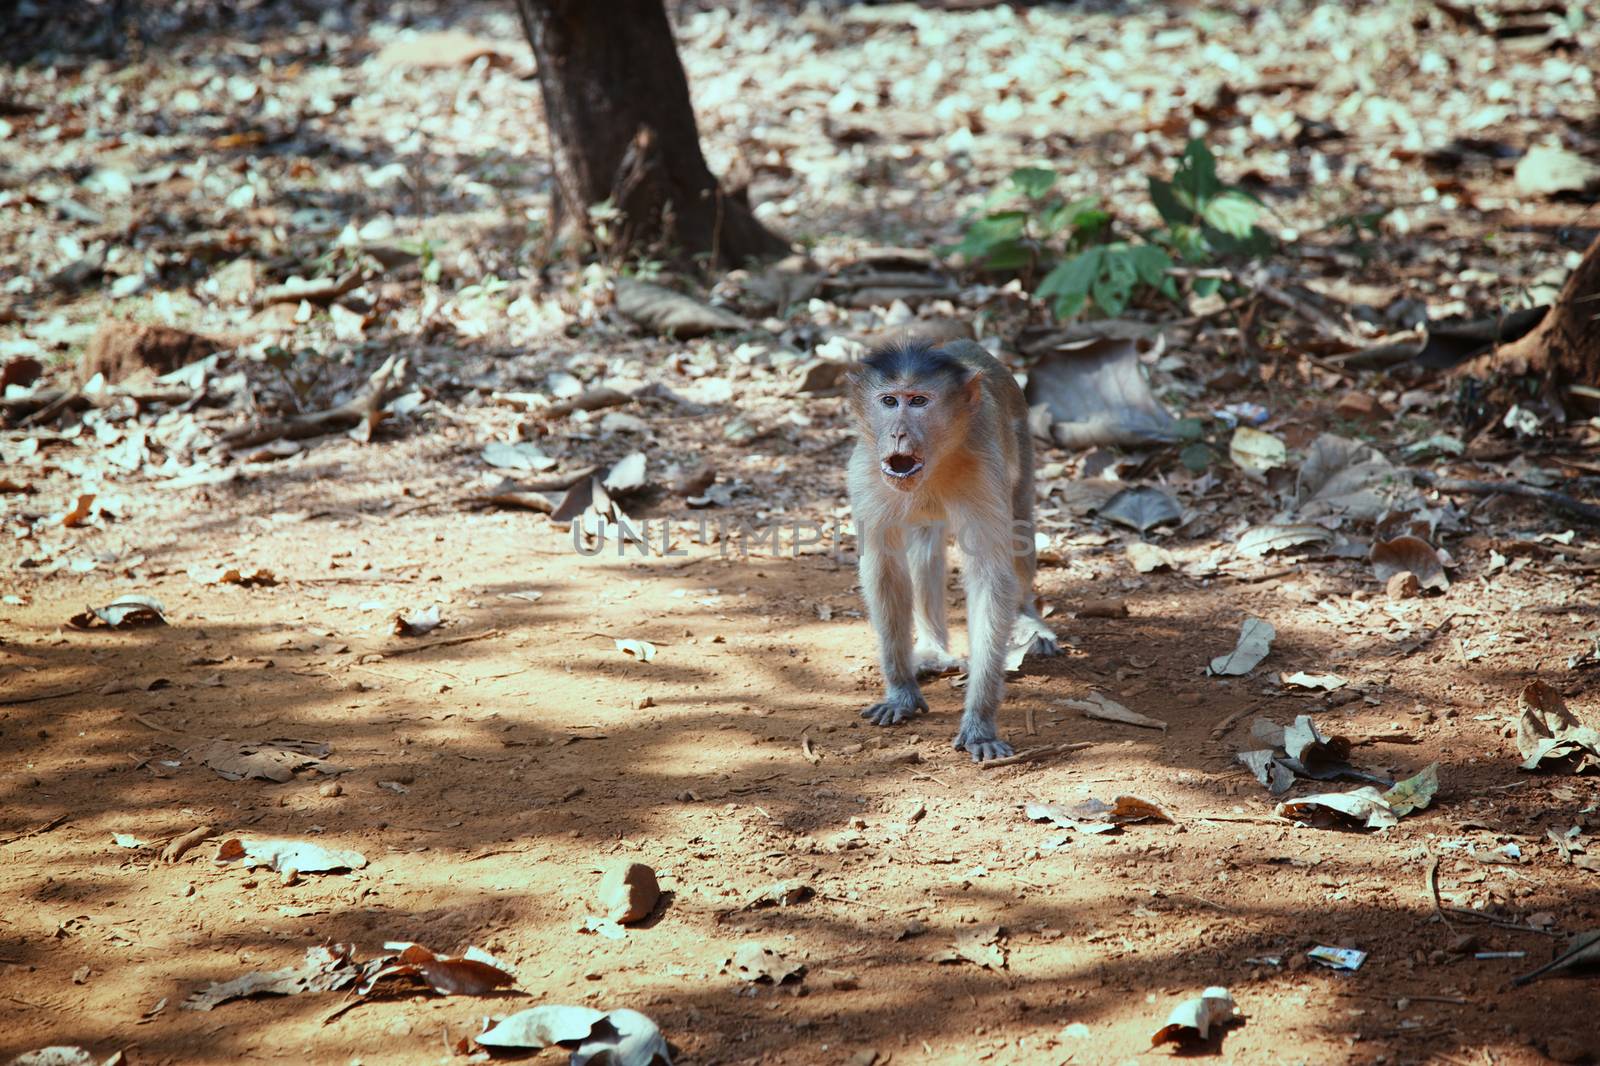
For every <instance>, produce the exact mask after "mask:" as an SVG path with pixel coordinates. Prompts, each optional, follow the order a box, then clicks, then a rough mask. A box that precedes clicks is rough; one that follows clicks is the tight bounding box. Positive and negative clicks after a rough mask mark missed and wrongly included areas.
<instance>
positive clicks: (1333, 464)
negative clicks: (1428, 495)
mask: <svg viewBox="0 0 1600 1066" xmlns="http://www.w3.org/2000/svg"><path fill="white" fill-rule="evenodd" d="M1414 495H1415V492H1414V491H1413V490H1411V489H1410V488H1409V485H1408V483H1407V482H1405V481H1404V480H1403V479H1402V478H1401V477H1400V474H1399V472H1398V471H1397V470H1396V469H1395V467H1394V464H1393V463H1391V462H1389V460H1388V459H1386V458H1385V457H1384V455H1383V453H1382V452H1380V451H1379V450H1378V449H1377V448H1374V447H1373V446H1372V445H1370V444H1365V443H1363V442H1361V441H1357V440H1351V439H1349V438H1348V437H1340V436H1337V435H1335V434H1333V433H1324V434H1323V435H1322V436H1320V437H1318V438H1317V439H1316V440H1314V441H1312V442H1311V449H1310V451H1309V452H1308V453H1307V454H1306V461H1305V462H1304V463H1302V464H1300V473H1299V475H1298V477H1297V478H1296V479H1295V502H1296V510H1297V511H1298V513H1299V515H1300V517H1301V518H1318V517H1322V516H1324V515H1344V516H1346V517H1348V518H1352V519H1355V520H1357V521H1360V522H1372V521H1376V520H1377V519H1378V517H1379V516H1380V515H1382V514H1383V513H1384V512H1385V511H1387V510H1389V509H1390V507H1391V506H1393V505H1394V503H1395V501H1397V500H1401V499H1409V498H1410V497H1411V496H1414Z"/></svg>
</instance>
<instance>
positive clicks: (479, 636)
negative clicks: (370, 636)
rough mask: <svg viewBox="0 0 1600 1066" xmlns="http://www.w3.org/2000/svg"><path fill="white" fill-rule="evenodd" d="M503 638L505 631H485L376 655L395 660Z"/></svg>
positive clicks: (403, 647) (408, 646)
mask: <svg viewBox="0 0 1600 1066" xmlns="http://www.w3.org/2000/svg"><path fill="white" fill-rule="evenodd" d="M503 636H505V630H503V629H486V630H484V631H483V632H482V633H473V634H471V635H470V636H465V637H447V638H445V639H444V640H430V641H428V643H426V644H406V645H402V646H400V647H397V648H384V649H383V650H382V651H380V652H378V653H377V654H379V655H382V656H383V657H384V658H385V659H397V658H399V657H400V656H402V655H415V654H416V653H417V652H419V651H427V650H428V649H430V648H448V647H450V646H451V645H452V644H470V643H471V642H472V641H474V640H488V639H489V638H490V637H503Z"/></svg>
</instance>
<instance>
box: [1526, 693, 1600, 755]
mask: <svg viewBox="0 0 1600 1066" xmlns="http://www.w3.org/2000/svg"><path fill="white" fill-rule="evenodd" d="M1517 710H1518V714H1517V718H1516V720H1515V725H1516V730H1517V750H1518V751H1520V752H1521V753H1522V760H1523V761H1522V769H1524V770H1551V769H1557V770H1565V771H1567V772H1568V773H1574V774H1581V773H1583V772H1584V771H1586V770H1591V769H1595V768H1596V767H1600V730H1597V729H1595V728H1594V727H1593V726H1586V725H1584V724H1583V723H1582V721H1580V720H1579V718H1578V716H1577V715H1575V714H1573V713H1572V712H1571V711H1570V710H1568V709H1567V701H1566V700H1565V699H1564V698H1563V697H1562V695H1561V693H1560V692H1558V691H1556V689H1555V687H1554V686H1552V685H1550V684H1549V683H1547V682H1544V681H1537V680H1536V681H1532V682H1530V683H1529V684H1528V685H1527V686H1526V687H1525V688H1523V690H1522V694H1521V695H1520V696H1518V697H1517Z"/></svg>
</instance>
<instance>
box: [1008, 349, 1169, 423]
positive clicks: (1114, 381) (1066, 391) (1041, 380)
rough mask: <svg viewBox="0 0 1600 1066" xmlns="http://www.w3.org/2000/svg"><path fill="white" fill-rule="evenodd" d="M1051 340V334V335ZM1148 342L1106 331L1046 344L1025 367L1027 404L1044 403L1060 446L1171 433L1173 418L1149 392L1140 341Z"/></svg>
mask: <svg viewBox="0 0 1600 1066" xmlns="http://www.w3.org/2000/svg"><path fill="white" fill-rule="evenodd" d="M1052 341H1054V338H1052ZM1152 343H1153V344H1154V345H1155V346H1156V347H1158V348H1159V347H1160V346H1161V343H1162V342H1161V341H1160V340H1159V338H1158V339H1157V340H1156V341H1154V342H1149V341H1137V340H1132V339H1127V338H1118V337H1111V336H1090V337H1087V338H1072V339H1068V338H1062V339H1060V340H1059V342H1054V343H1049V344H1048V345H1047V346H1046V351H1044V352H1043V353H1041V355H1040V358H1039V360H1038V361H1037V362H1036V363H1034V365H1033V368H1032V369H1031V370H1030V371H1029V372H1028V385H1027V389H1026V390H1025V391H1026V395H1027V400H1028V406H1029V407H1037V406H1039V405H1040V404H1043V405H1045V406H1046V407H1047V408H1048V410H1049V418H1050V422H1051V426H1050V436H1051V439H1053V440H1054V441H1055V443H1056V444H1057V445H1059V446H1060V447H1063V448H1087V447H1090V446H1093V445H1099V444H1104V445H1134V446H1137V445H1147V444H1149V443H1150V442H1152V441H1167V440H1173V439H1175V438H1176V436H1177V433H1176V431H1175V430H1174V428H1173V427H1174V425H1175V424H1176V420H1175V419H1174V418H1173V417H1172V414H1171V412H1169V411H1168V410H1167V409H1166V408H1165V407H1163V406H1162V405H1161V401H1159V400H1157V399H1156V397H1155V394H1154V393H1153V392H1151V391H1150V383H1149V382H1148V381H1147V380H1146V378H1145V373H1144V368H1143V367H1142V366H1141V365H1140V358H1139V357H1140V354H1141V351H1140V349H1141V346H1143V347H1145V348H1149V347H1151V345H1152Z"/></svg>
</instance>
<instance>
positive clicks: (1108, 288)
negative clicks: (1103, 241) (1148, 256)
mask: <svg viewBox="0 0 1600 1066" xmlns="http://www.w3.org/2000/svg"><path fill="white" fill-rule="evenodd" d="M1138 283H1139V269H1138V266H1137V265H1136V263H1135V254H1134V251H1133V249H1131V248H1129V247H1128V246H1127V245H1126V244H1111V245H1107V246H1106V248H1105V255H1104V256H1103V257H1102V258H1101V266H1100V276H1099V277H1097V278H1096V279H1095V281H1094V284H1093V285H1092V286H1090V288H1089V295H1090V296H1091V297H1093V298H1094V305H1095V307H1097V308H1099V309H1100V310H1101V311H1102V312H1104V313H1105V314H1106V315H1108V316H1110V317H1112V318H1115V317H1116V316H1117V315H1120V314H1121V313H1122V312H1123V310H1124V309H1125V308H1127V306H1128V301H1129V300H1131V299H1133V290H1134V286H1136V285H1137V284H1138Z"/></svg>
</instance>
